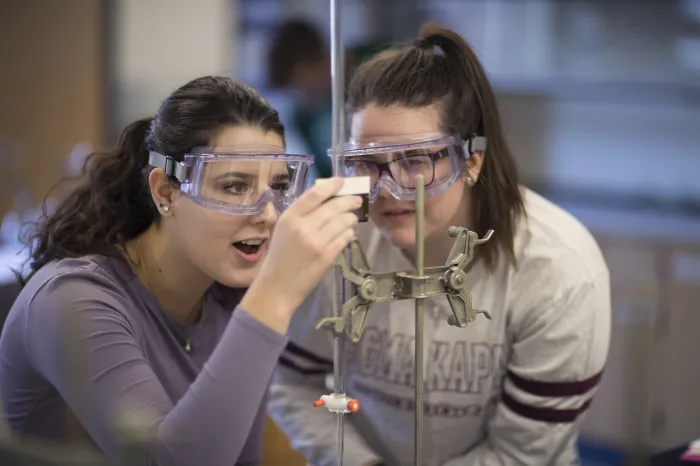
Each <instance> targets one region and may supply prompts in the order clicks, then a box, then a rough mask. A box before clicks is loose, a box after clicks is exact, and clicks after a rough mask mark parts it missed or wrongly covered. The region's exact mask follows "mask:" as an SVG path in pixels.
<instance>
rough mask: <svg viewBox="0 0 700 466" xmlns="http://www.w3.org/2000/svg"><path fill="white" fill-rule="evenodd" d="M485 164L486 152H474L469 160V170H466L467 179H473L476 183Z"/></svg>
mask: <svg viewBox="0 0 700 466" xmlns="http://www.w3.org/2000/svg"><path fill="white" fill-rule="evenodd" d="M483 164H484V152H483V151H479V152H474V153H473V154H472V156H471V157H469V158H468V159H467V169H466V170H465V173H464V175H465V178H467V179H469V178H471V179H472V181H473V182H474V183H476V182H477V181H478V180H479V174H480V173H481V167H482V166H483Z"/></svg>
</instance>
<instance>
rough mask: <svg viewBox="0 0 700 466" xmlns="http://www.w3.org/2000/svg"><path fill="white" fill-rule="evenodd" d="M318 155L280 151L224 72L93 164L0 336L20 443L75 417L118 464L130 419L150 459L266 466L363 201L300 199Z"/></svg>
mask: <svg viewBox="0 0 700 466" xmlns="http://www.w3.org/2000/svg"><path fill="white" fill-rule="evenodd" d="M310 160H312V156H308V155H292V154H286V153H285V143H284V128H283V126H282V124H281V123H280V121H279V118H278V114H277V111H275V110H274V109H273V108H271V107H270V106H269V104H268V103H267V102H266V101H265V100H264V99H263V98H262V97H260V95H258V93H257V92H256V91H255V90H253V89H251V88H250V87H247V86H245V85H243V84H241V83H239V82H236V81H233V80H231V79H228V78H222V77H204V78H200V79H196V80H193V81H191V82H189V83H187V84H185V85H184V86H182V87H181V88H179V89H177V90H176V91H174V92H173V93H172V94H171V95H170V96H169V97H168V98H167V99H165V100H164V101H163V103H162V104H161V106H160V108H159V110H158V112H157V113H156V115H155V117H153V118H147V119H143V120H140V121H137V122H135V123H133V124H131V125H130V126H128V127H127V128H126V130H125V131H124V133H123V135H122V137H121V139H120V141H119V143H118V145H117V147H116V148H115V149H114V150H113V151H111V152H106V153H100V154H95V155H93V156H92V157H91V158H90V159H89V160H88V162H87V164H86V171H85V181H84V184H83V185H82V186H80V187H78V188H77V189H76V190H75V191H73V192H72V194H70V195H69V196H68V198H67V199H66V200H65V201H64V202H63V204H62V205H61V206H60V207H59V208H58V210H56V211H55V212H54V213H53V214H52V215H50V216H49V217H47V218H43V219H41V220H40V221H39V223H38V224H37V225H36V228H35V230H34V235H33V237H32V238H31V247H32V250H31V264H30V265H31V272H30V274H29V276H28V277H22V278H23V282H24V287H23V289H22V292H21V293H20V295H19V297H18V298H17V301H16V302H15V304H14V306H13V307H12V309H11V311H10V314H9V317H8V319H7V322H6V324H5V327H4V329H3V332H2V337H0V400H2V408H3V409H2V410H1V411H4V412H5V413H6V414H7V418H8V421H9V424H10V426H11V427H12V430H13V432H14V434H15V435H16V436H18V437H20V439H23V438H32V437H34V438H41V439H46V440H53V441H59V442H64V441H68V440H69V439H68V438H67V437H69V433H71V434H72V433H75V430H74V429H73V430H71V429H68V428H67V425H66V422H65V421H66V419H67V418H68V419H70V420H72V421H76V420H77V425H78V426H79V427H80V428H81V429H79V431H81V430H82V431H84V432H83V433H85V434H87V437H88V439H89V441H90V442H91V443H92V444H93V445H94V446H96V447H97V448H98V449H99V450H101V451H102V452H103V453H104V454H105V455H106V456H107V457H108V458H109V459H111V460H114V461H118V460H120V458H121V455H122V454H123V453H124V452H123V451H122V450H121V446H122V445H120V442H119V439H120V438H123V437H122V436H121V434H120V428H121V427H123V425H122V424H123V423H124V422H126V423H127V424H129V423H133V422H138V423H140V428H142V429H146V431H147V432H148V433H149V434H150V435H151V438H150V441H149V442H148V449H147V451H146V452H145V454H146V457H145V458H144V459H143V462H142V463H140V464H144V465H146V464H147V465H163V466H165V465H167V466H171V465H188V466H190V465H208V466H232V465H234V464H236V465H254V464H258V463H259V461H260V456H261V446H262V429H263V423H264V412H265V410H264V401H265V397H266V391H267V386H268V384H269V381H270V377H271V375H272V372H273V370H274V367H275V364H276V362H277V359H278V357H279V355H280V353H281V351H282V349H283V348H284V346H285V343H286V337H285V335H284V334H285V332H286V329H287V326H288V324H289V321H290V318H291V316H292V314H293V312H294V311H295V309H296V308H297V307H298V306H299V305H300V304H301V302H302V301H303V300H304V299H305V297H306V295H307V294H309V293H310V292H311V291H312V290H313V288H314V287H315V286H316V285H317V284H318V283H319V281H320V280H321V278H322V276H323V275H324V274H325V272H326V271H327V270H328V268H329V267H330V266H331V265H332V263H333V261H334V259H335V257H336V256H337V255H338V254H339V253H340V252H341V251H342V250H343V248H344V247H345V246H346V245H347V244H348V243H349V241H350V240H351V239H352V237H353V235H354V232H353V226H354V225H355V224H356V223H357V217H356V216H355V215H354V214H353V213H352V211H353V210H355V209H356V208H357V207H359V206H360V205H361V202H362V199H361V198H359V197H355V196H343V197H336V198H334V197H333V195H334V194H335V193H336V192H338V190H339V189H340V187H341V186H342V181H341V180H340V179H334V180H332V181H329V182H328V183H324V184H321V185H317V186H315V187H314V188H313V189H310V190H308V191H306V192H304V193H303V194H302V192H303V191H304V188H305V186H306V182H307V175H308V172H309V168H310V164H311V162H310ZM282 211H284V212H283V213H281V212H282ZM280 213H281V214H280ZM263 259H264V260H263ZM73 425H74V426H75V425H76V424H75V423H73ZM71 440H72V439H71Z"/></svg>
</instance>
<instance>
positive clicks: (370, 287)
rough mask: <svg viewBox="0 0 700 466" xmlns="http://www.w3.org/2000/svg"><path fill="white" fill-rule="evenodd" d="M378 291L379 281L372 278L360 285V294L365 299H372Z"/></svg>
mask: <svg viewBox="0 0 700 466" xmlns="http://www.w3.org/2000/svg"><path fill="white" fill-rule="evenodd" d="M376 293H377V282H376V281H374V280H373V279H371V278H368V279H366V280H365V281H364V282H363V283H362V286H361V287H360V294H361V295H362V297H363V298H364V299H372V298H373V297H374V295H375V294H376Z"/></svg>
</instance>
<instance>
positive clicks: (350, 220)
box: [315, 212, 359, 246]
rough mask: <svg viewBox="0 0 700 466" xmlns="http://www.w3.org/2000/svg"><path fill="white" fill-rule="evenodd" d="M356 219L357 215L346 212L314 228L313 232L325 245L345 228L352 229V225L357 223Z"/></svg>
mask: <svg viewBox="0 0 700 466" xmlns="http://www.w3.org/2000/svg"><path fill="white" fill-rule="evenodd" d="M358 221H359V220H358V218H357V215H355V214H353V213H352V212H347V213H344V214H342V215H339V216H337V217H335V218H334V219H333V221H331V222H328V223H326V224H325V225H324V226H323V227H322V228H320V229H315V234H316V235H317V237H318V239H319V240H320V241H321V244H323V245H324V246H325V245H328V244H330V243H332V242H333V241H334V240H335V239H336V238H337V237H338V236H340V235H342V234H343V233H344V232H345V230H350V231H354V230H353V227H354V226H355V225H357V223H358Z"/></svg>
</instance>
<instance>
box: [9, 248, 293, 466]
mask: <svg viewBox="0 0 700 466" xmlns="http://www.w3.org/2000/svg"><path fill="white" fill-rule="evenodd" d="M242 294H243V291H242V290H232V289H227V288H224V287H221V286H219V285H214V286H213V287H212V288H211V289H210V291H209V292H208V293H207V296H206V301H205V306H204V313H203V316H202V319H201V320H200V322H199V323H197V324H196V325H184V324H181V323H178V322H176V321H174V320H172V319H170V318H169V317H168V316H167V315H166V314H165V313H164V312H163V311H162V310H161V308H160V307H159V305H158V303H157V301H156V300H155V299H154V298H153V296H152V295H151V294H150V293H149V292H148V291H147V289H146V288H145V286H143V284H142V283H141V281H140V280H139V279H138V278H137V277H136V276H135V274H134V273H133V272H132V271H131V269H130V267H129V266H128V265H127V264H126V263H124V262H122V261H119V260H117V259H113V258H106V257H102V256H90V257H83V258H80V259H65V260H61V261H58V262H54V263H50V264H48V265H46V266H45V267H43V268H42V269H41V270H40V271H39V272H38V273H37V274H36V275H35V276H34V277H33V278H32V279H31V280H30V281H29V283H28V284H27V286H25V288H24V289H23V290H22V292H21V293H20V295H19V297H18V299H17V301H16V302H15V304H14V306H13V307H12V309H11V311H10V315H9V317H8V319H7V322H6V324H5V327H4V329H3V332H2V336H1V337H0V400H2V405H1V406H2V410H4V411H5V413H6V415H7V418H8V422H9V424H10V426H11V428H12V430H13V431H14V432H15V434H16V435H18V436H20V437H24V436H34V437H36V436H38V437H41V438H44V439H50V440H58V441H61V440H66V439H67V437H68V436H69V435H70V433H71V429H70V428H67V427H66V419H67V416H66V413H67V412H68V413H71V417H72V416H75V418H77V420H78V421H79V422H78V423H77V425H78V426H79V429H80V430H83V429H84V431H85V432H86V433H87V434H88V435H89V437H90V439H91V441H92V442H93V444H94V445H95V446H96V447H98V448H99V449H100V450H102V451H103V452H104V453H105V454H106V455H107V456H108V457H110V458H112V459H116V458H117V455H118V454H119V453H118V450H117V434H116V432H115V429H114V425H115V422H118V421H119V420H120V419H121V420H123V419H125V418H127V417H130V418H132V419H133V418H134V416H137V417H138V419H139V420H140V421H141V422H144V423H145V424H146V425H147V426H148V428H149V429H150V432H152V434H153V435H154V436H155V439H154V440H155V442H154V445H153V447H152V448H151V449H150V450H149V452H148V457H149V460H148V464H149V465H168V466H170V465H193V466H194V465H207V466H219V465H221V466H232V465H253V464H257V463H258V462H259V460H260V456H261V450H262V448H261V447H262V430H263V424H264V402H265V395H266V392H267V386H268V384H269V382H270V378H271V375H272V372H273V369H274V367H275V364H276V362H277V359H278V357H279V355H280V353H281V351H282V349H283V348H284V345H285V343H286V341H287V340H286V338H285V337H284V336H283V335H281V334H279V333H277V332H275V331H274V330H272V329H270V328H268V327H266V326H265V325H263V324H262V323H260V322H259V321H258V320H256V319H255V318H254V317H252V316H251V315H250V314H248V313H247V312H246V311H245V310H243V309H241V308H240V307H237V304H238V303H239V302H240V298H241V297H242ZM187 340H189V341H190V343H191V351H189V352H187V351H186V350H185V346H186V345H185V341H187ZM69 353H70V354H73V355H75V356H77V357H78V364H67V358H66V356H67V354H69ZM66 408H68V409H66ZM0 411H1V410H0ZM73 430H74V429H73Z"/></svg>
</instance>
